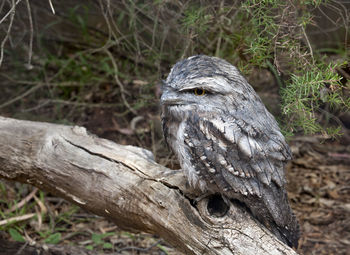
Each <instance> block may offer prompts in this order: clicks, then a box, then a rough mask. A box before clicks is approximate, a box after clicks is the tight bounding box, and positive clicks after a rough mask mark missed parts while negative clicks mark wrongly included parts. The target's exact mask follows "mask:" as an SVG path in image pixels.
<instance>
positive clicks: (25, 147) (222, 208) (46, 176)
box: [0, 117, 296, 255]
mask: <svg viewBox="0 0 350 255" xmlns="http://www.w3.org/2000/svg"><path fill="white" fill-rule="evenodd" d="M0 177H1V178H5V179H9V180H13V181H19V182H22V183H29V184H32V185H34V186H36V187H38V188H40V189H42V190H45V191H49V192H51V193H53V194H56V195H57V196H59V197H63V198H65V199H67V200H69V201H71V202H72V203H75V204H77V205H78V206H80V207H82V208H84V209H85V210H88V211H90V212H92V213H94V214H96V215H100V216H103V217H105V218H107V219H109V220H111V221H113V222H114V223H115V224H116V225H118V226H119V227H120V228H122V229H125V230H128V231H133V232H138V231H143V232H148V233H152V234H157V235H159V236H161V237H162V238H163V239H164V240H166V241H167V242H168V243H169V244H171V245H173V246H174V247H175V248H176V249H178V250H179V251H180V252H183V253H184V254H187V255H191V254H198V255H199V254H200V255H202V254H209V255H211V254H244V255H250V254H251V255H257V254H269V255H277V254H284V255H292V254H294V255H295V254H296V252H295V251H293V250H292V249H291V248H289V247H288V246H286V245H285V244H283V243H282V242H280V241H279V240H278V239H276V238H275V237H274V235H272V234H271V233H270V232H269V231H268V230H267V229H265V227H263V226H262V225H261V224H259V223H258V222H256V221H255V220H254V219H253V218H252V217H251V215H250V214H249V213H248V212H246V211H245V210H244V209H242V208H241V207H240V205H238V204H234V203H231V204H230V205H229V206H227V205H226V204H225V202H224V201H223V200H222V199H221V198H220V196H210V197H206V198H202V199H196V198H198V197H200V194H196V193H195V192H194V191H193V190H191V189H190V188H189V187H188V186H187V184H186V180H185V177H184V176H183V174H182V171H174V170H171V169H168V168H166V167H164V166H161V165H159V164H157V163H156V162H155V161H154V159H153V155H152V153H151V152H149V151H147V150H145V149H142V148H138V147H134V146H123V145H119V144H116V143H114V142H111V141H108V140H106V139H101V138H98V137H96V136H94V135H92V134H89V133H88V132H87V131H86V129H85V128H83V127H78V126H74V127H73V126H65V125H57V124H49V123H43V122H31V121H23V120H15V119H10V118H4V117H0Z"/></svg>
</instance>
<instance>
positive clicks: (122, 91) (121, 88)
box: [104, 49, 137, 115]
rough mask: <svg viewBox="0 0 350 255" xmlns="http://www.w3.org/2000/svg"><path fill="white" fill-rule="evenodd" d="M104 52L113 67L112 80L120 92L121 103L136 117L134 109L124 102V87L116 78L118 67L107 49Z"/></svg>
mask: <svg viewBox="0 0 350 255" xmlns="http://www.w3.org/2000/svg"><path fill="white" fill-rule="evenodd" d="M104 51H105V52H106V54H107V55H108V57H109V59H110V60H111V62H112V65H113V68H114V72H115V74H114V79H115V82H116V83H117V84H118V86H119V88H120V92H121V96H122V100H123V103H124V104H125V106H126V107H127V108H128V109H129V110H130V111H131V112H132V113H134V114H135V115H137V112H136V111H135V109H133V108H132V107H131V106H130V105H129V103H128V101H127V100H126V98H125V89H124V86H123V84H122V82H121V81H120V80H119V77H118V66H117V63H116V62H115V59H114V57H113V55H112V53H111V52H110V51H109V50H108V49H104Z"/></svg>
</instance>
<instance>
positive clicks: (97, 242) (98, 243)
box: [85, 232, 116, 250]
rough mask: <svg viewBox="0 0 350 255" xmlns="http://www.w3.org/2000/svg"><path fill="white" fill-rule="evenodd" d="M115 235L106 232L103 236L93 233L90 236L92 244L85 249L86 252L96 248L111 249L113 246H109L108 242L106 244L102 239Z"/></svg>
mask: <svg viewBox="0 0 350 255" xmlns="http://www.w3.org/2000/svg"><path fill="white" fill-rule="evenodd" d="M115 234H116V233H115V232H107V233H103V234H97V233H93V234H92V236H91V240H92V241H93V242H94V244H93V245H88V246H86V247H85V248H86V249H88V250H93V249H95V248H97V247H100V248H103V249H112V248H113V244H111V243H110V242H106V241H105V240H104V239H105V238H106V237H109V236H113V235H115Z"/></svg>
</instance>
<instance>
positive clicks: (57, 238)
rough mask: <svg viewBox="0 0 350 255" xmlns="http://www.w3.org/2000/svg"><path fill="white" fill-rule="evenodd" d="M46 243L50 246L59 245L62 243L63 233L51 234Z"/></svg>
mask: <svg viewBox="0 0 350 255" xmlns="http://www.w3.org/2000/svg"><path fill="white" fill-rule="evenodd" d="M44 241H45V243H49V244H57V243H59V242H60V241H61V233H54V234H51V235H49V237H47V238H46V239H45V240H44Z"/></svg>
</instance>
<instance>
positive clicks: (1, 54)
mask: <svg viewBox="0 0 350 255" xmlns="http://www.w3.org/2000/svg"><path fill="white" fill-rule="evenodd" d="M19 2H20V0H18V1H17V3H19ZM15 7H16V3H15V0H12V8H11V9H10V11H9V12H8V13H7V14H6V15H5V17H3V18H2V19H1V21H0V24H1V23H2V22H3V21H4V20H5V19H6V17H7V16H8V14H10V24H9V26H8V27H7V31H6V35H5V38H4V39H3V40H2V42H1V45H0V67H1V63H2V61H3V58H4V47H5V44H6V42H7V40H8V39H9V36H10V32H11V29H12V24H13V20H14V18H15V13H16V8H15Z"/></svg>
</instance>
